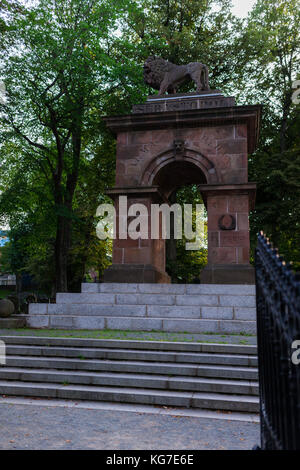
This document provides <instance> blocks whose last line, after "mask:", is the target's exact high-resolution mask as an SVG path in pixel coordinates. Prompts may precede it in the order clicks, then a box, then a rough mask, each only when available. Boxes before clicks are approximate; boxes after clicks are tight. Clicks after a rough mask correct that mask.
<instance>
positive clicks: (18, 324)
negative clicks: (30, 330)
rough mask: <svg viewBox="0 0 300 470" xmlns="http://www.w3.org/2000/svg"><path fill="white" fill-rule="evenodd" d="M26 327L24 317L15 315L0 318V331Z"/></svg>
mask: <svg viewBox="0 0 300 470" xmlns="http://www.w3.org/2000/svg"><path fill="white" fill-rule="evenodd" d="M24 326H26V317H25V316H21V315H15V316H11V317H8V318H0V329H2V328H12V329H15V328H23V327H24Z"/></svg>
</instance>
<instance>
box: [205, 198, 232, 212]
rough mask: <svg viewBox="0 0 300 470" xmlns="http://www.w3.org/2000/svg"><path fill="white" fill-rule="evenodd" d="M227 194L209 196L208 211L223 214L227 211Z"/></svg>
mask: <svg viewBox="0 0 300 470" xmlns="http://www.w3.org/2000/svg"><path fill="white" fill-rule="evenodd" d="M227 199H228V197H227V196H208V198H207V211H208V213H209V214H213V213H216V212H217V213H218V214H220V215H222V214H223V213H224V214H226V212H227Z"/></svg>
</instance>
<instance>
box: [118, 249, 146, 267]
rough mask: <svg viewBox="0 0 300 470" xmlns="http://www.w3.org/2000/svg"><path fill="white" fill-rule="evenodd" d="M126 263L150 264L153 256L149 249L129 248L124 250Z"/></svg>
mask: <svg viewBox="0 0 300 470" xmlns="http://www.w3.org/2000/svg"><path fill="white" fill-rule="evenodd" d="M124 251H125V253H124V263H132V264H150V263H151V255H150V249H149V248H128V249H127V250H124Z"/></svg>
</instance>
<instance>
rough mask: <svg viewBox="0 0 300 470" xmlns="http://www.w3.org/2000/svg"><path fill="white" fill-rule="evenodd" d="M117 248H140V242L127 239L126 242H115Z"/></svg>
mask: <svg viewBox="0 0 300 470" xmlns="http://www.w3.org/2000/svg"><path fill="white" fill-rule="evenodd" d="M115 247H116V248H138V247H139V240H132V238H129V237H128V238H127V239H126V240H115Z"/></svg>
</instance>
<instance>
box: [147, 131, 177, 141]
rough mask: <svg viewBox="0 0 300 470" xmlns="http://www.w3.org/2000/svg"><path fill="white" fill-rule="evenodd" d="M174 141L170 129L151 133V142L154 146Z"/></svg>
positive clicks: (172, 132)
mask: <svg viewBox="0 0 300 470" xmlns="http://www.w3.org/2000/svg"><path fill="white" fill-rule="evenodd" d="M173 140H174V131H173V130H172V129H163V130H162V129H155V130H153V131H152V142H153V143H155V144H161V143H163V144H164V145H166V143H167V142H170V143H172V142H173Z"/></svg>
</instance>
